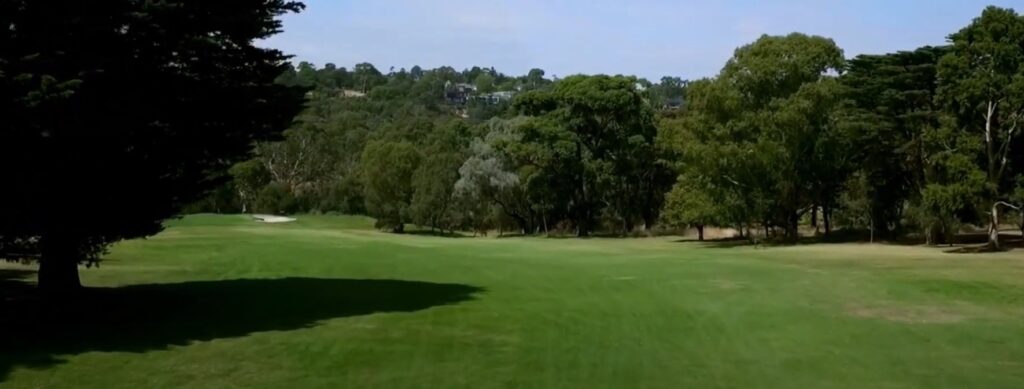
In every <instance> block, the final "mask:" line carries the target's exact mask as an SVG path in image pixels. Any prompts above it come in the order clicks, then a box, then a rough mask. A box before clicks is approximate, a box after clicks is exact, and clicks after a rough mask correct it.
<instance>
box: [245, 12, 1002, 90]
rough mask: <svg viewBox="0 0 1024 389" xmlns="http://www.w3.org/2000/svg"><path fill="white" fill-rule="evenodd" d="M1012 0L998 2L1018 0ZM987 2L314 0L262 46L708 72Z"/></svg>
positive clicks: (869, 49)
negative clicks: (782, 41) (745, 48)
mask: <svg viewBox="0 0 1024 389" xmlns="http://www.w3.org/2000/svg"><path fill="white" fill-rule="evenodd" d="M1014 3H1015V2H1013V1H1006V0H1003V1H998V2H995V4H994V5H998V6H1003V7H1007V6H1009V7H1013V6H1018V8H1020V7H1019V5H1022V4H1014ZM989 4H992V2H991V1H979V0H937V1H923V0H914V1H900V2H892V1H882V0H868V1H860V2H845V1H808V0H786V1H779V2H773V3H772V4H764V3H762V2H757V1H747V0H744V1H729V2H727V1H712V2H686V3H681V2H670V1H654V0H641V1H635V2H630V3H629V4H628V5H627V4H620V3H618V2H613V1H595V2H583V1H578V0H571V1H570V0H566V1H558V0H549V1H539V0H524V1H495V2H489V3H488V2H473V1H466V0H443V1H436V2H425V1H415V0H398V1H388V2H353V1H327V0H307V1H306V6H307V8H306V10H305V11H304V12H302V13H301V14H298V15H287V16H285V17H284V30H285V31H284V32H283V33H282V34H279V35H277V36H274V37H272V38H271V39H268V40H267V41H265V42H264V43H263V44H264V45H266V46H268V47H275V48H279V49H281V50H283V51H285V52H286V53H288V54H292V55H295V59H294V60H295V61H309V62H312V63H315V64H317V65H321V66H322V65H323V64H325V63H329V62H330V63H335V64H336V65H338V66H346V67H351V66H352V65H354V64H356V63H360V62H370V63H372V64H374V65H375V66H377V67H378V68H379V69H380V70H381V71H385V72H386V71H388V69H389V68H390V67H394V68H395V69H396V70H397V69H400V68H407V69H408V68H411V67H412V66H414V65H419V66H421V67H423V68H435V67H438V66H452V67H454V68H456V69H459V70H461V69H464V68H470V67H473V66H488V67H489V66H493V67H495V68H496V69H497V70H498V71H501V72H504V73H507V74H525V73H526V72H527V71H528V70H529V69H530V68H541V69H544V70H545V71H546V72H547V74H548V75H549V76H551V75H558V76H565V75H570V74H577V73H587V74H593V73H607V74H629V75H637V76H640V77H646V78H648V79H651V80H657V79H659V78H660V77H661V76H665V75H671V76H679V77H683V78H687V79H696V78H701V77H707V76H712V75H714V74H716V73H717V72H718V70H719V69H720V68H721V67H722V65H723V64H724V63H725V61H726V60H727V59H728V58H729V57H730V56H731V55H732V53H733V50H735V48H736V47H739V46H742V45H744V44H746V43H749V42H751V41H753V40H755V39H757V38H758V37H759V36H761V35H762V34H769V35H779V34H787V33H790V32H803V33H807V34H813V35H821V36H825V37H829V38H832V39H834V40H835V41H836V43H837V44H838V45H839V46H840V47H841V48H843V49H844V50H845V53H846V56H847V57H851V58H852V57H853V56H856V55H858V54H881V53H887V52H893V51H897V50H912V49H914V48H917V47H920V46H925V45H941V44H944V43H945V42H946V36H947V35H948V34H950V33H952V32H955V31H957V30H959V29H960V28H962V27H963V26H965V25H967V24H968V23H969V22H970V21H971V19H973V18H975V17H977V16H978V15H980V14H981V11H982V10H983V9H984V7H986V6H987V5H989Z"/></svg>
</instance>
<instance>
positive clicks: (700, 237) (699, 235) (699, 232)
mask: <svg viewBox="0 0 1024 389" xmlns="http://www.w3.org/2000/svg"><path fill="white" fill-rule="evenodd" d="M697 240H698V241H701V242H703V241H704V225H703V224H698V225H697Z"/></svg>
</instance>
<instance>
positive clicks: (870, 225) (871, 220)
mask: <svg viewBox="0 0 1024 389" xmlns="http://www.w3.org/2000/svg"><path fill="white" fill-rule="evenodd" d="M869 219H870V221H869V222H868V224H869V227H868V228H869V229H871V240H870V243H875V218H874V217H871V218H869Z"/></svg>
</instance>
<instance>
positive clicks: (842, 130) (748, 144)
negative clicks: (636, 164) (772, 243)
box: [665, 7, 1024, 246]
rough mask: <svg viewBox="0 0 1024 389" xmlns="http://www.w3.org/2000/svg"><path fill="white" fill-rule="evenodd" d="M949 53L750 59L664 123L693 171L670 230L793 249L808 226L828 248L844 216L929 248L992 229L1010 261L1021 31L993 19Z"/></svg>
mask: <svg viewBox="0 0 1024 389" xmlns="http://www.w3.org/2000/svg"><path fill="white" fill-rule="evenodd" d="M949 39H950V45H949V46H945V47H923V48H919V49H917V50H914V51H909V52H898V53H893V54H887V55H862V56H858V57H856V58H854V59H853V60H850V61H844V59H843V55H842V51H841V50H840V49H839V48H838V47H836V45H835V44H834V43H833V42H832V41H831V40H828V39H825V38H821V37H811V36H806V35H802V34H792V35H789V36H785V37H762V38H761V39H759V40H758V41H756V42H754V43H752V44H750V45H747V46H744V47H742V48H740V49H738V50H737V51H736V53H735V55H734V56H733V58H732V59H731V60H730V61H729V62H728V64H726V66H725V67H724V68H723V70H722V72H721V73H720V74H719V75H718V76H716V77H714V78H712V79H707V80H701V81H698V82H695V83H693V84H691V85H690V88H689V94H688V103H689V105H688V107H687V110H686V114H684V115H682V116H680V117H679V118H675V119H672V120H669V121H667V122H666V125H665V128H666V129H670V131H671V132H672V136H673V137H674V138H676V140H675V141H674V142H672V144H673V145H675V146H677V147H679V149H678V154H679V155H681V156H682V158H681V159H680V160H679V168H680V171H681V176H680V179H679V181H678V182H677V184H676V185H675V187H674V189H673V192H672V193H671V194H670V195H669V198H670V201H669V207H670V208H671V209H673V212H672V213H670V215H671V216H672V217H671V218H670V220H673V221H675V222H677V223H690V224H696V225H703V224H714V225H731V226H736V227H737V228H739V229H740V230H741V231H742V230H743V229H744V228H747V229H749V228H750V226H752V225H754V224H759V225H760V226H763V227H764V228H766V229H768V230H771V228H772V227H773V226H780V227H781V229H782V231H783V234H784V235H785V236H786V237H788V238H791V239H792V238H795V237H796V236H797V233H798V229H797V228H798V224H799V223H800V221H801V220H802V219H803V218H804V216H805V215H806V214H810V219H811V220H812V223H813V222H815V221H816V220H817V219H818V213H819V212H820V215H821V217H822V219H823V223H824V228H825V232H826V233H828V232H829V230H830V228H831V225H832V221H833V215H834V214H835V213H836V212H839V213H841V214H842V216H844V219H846V224H848V225H853V226H859V227H864V228H867V229H869V230H870V231H871V232H872V234H873V235H874V234H878V235H881V236H884V237H894V236H896V235H899V234H903V233H906V232H908V230H910V231H914V230H916V231H920V232H922V233H923V234H924V235H925V236H926V237H927V239H928V241H929V242H931V243H939V242H943V241H949V240H950V239H951V237H952V235H953V234H955V233H957V232H958V231H959V230H960V225H961V224H962V223H973V224H976V225H987V226H988V231H989V242H990V244H991V245H993V246H998V245H999V235H998V234H999V225H1000V223H1001V221H1002V219H1000V215H1001V214H1002V213H1003V212H1004V211H1006V210H1013V211H1017V214H1018V215H1021V213H1020V210H1021V207H1022V205H1024V176H1022V175H1021V172H1022V171H1024V156H1022V155H1021V153H1020V150H1021V147H1024V145H1022V144H1021V142H1022V141H1021V137H1019V136H1018V135H1019V133H1020V131H1021V126H1022V125H1024V123H1022V121H1024V18H1022V17H1021V16H1020V15H1018V14H1016V13H1015V12H1014V11H1013V10H1009V9H1000V8H996V7H990V8H988V9H986V10H985V11H984V12H983V14H982V15H981V16H980V17H979V18H977V19H975V20H974V21H973V22H972V23H971V24H970V25H969V26H967V27H965V28H964V29H962V30H960V31H959V32H956V33H954V34H952V35H950V37H949ZM1019 224H1020V227H1021V229H1022V232H1024V219H1019ZM766 233H768V232H766Z"/></svg>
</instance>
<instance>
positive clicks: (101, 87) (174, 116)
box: [0, 0, 304, 291]
mask: <svg viewBox="0 0 1024 389" xmlns="http://www.w3.org/2000/svg"><path fill="white" fill-rule="evenodd" d="M302 8H303V5H302V4H301V3H298V2H294V1H285V0H233V1H206V0H167V1H158V2H154V1H143V0H107V1H97V2H83V1H81V0H53V1H35V0H31V1H30V0H2V1H0V26H3V27H2V28H0V117H2V118H3V120H0V172H2V175H3V181H4V189H3V190H2V191H0V258H3V259H7V260H20V261H31V260H38V261H39V262H40V271H39V285H40V287H41V288H43V289H47V290H53V291H66V290H70V289H75V288H77V287H79V285H80V283H79V278H78V265H79V264H81V263H93V262H94V261H96V260H97V259H98V256H99V255H100V254H101V253H102V252H103V250H104V248H106V247H107V246H108V245H109V244H111V243H114V242H117V241H119V240H122V239H130V238H137V237H144V236H148V235H152V234H155V233H156V232H158V231H160V229H161V222H162V221H163V220H165V219H167V218H170V217H173V216H175V214H176V213H177V212H178V210H179V209H180V208H181V207H182V206H183V205H185V204H188V203H191V202H193V201H195V200H196V199H198V198H199V197H200V196H202V195H204V194H205V193H207V192H208V191H209V190H210V189H211V188H214V187H215V186H216V185H217V184H219V183H220V182H221V181H222V179H223V177H224V176H225V172H226V170H227V168H228V167H230V166H231V164H233V163H234V162H237V161H239V160H240V159H243V158H245V157H246V156H247V155H248V154H249V152H250V148H251V146H252V144H253V142H255V141H259V140H267V139H273V138H275V137H276V136H278V134H279V133H280V132H281V131H282V130H283V129H284V128H286V127H287V126H288V125H289V123H290V122H291V121H292V118H293V117H294V116H295V115H296V114H297V113H298V112H299V110H300V109H301V106H302V99H303V94H304V91H303V90H300V89H293V88H288V87H283V86H277V85H275V84H274V83H273V81H274V79H275V78H276V77H277V76H278V75H279V74H281V73H282V71H283V70H284V69H285V60H286V59H287V57H286V56H285V55H283V54H282V53H281V52H279V51H277V50H272V49H265V48H259V47H257V46H255V45H254V42H255V41H257V40H260V39H263V38H266V37H268V36H270V35H272V34H275V33H277V32H279V31H280V28H281V24H280V22H279V21H278V20H276V17H277V16H279V15H281V14H283V13H286V12H296V11H299V10H301V9H302Z"/></svg>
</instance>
